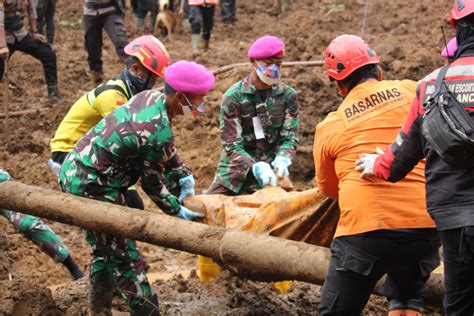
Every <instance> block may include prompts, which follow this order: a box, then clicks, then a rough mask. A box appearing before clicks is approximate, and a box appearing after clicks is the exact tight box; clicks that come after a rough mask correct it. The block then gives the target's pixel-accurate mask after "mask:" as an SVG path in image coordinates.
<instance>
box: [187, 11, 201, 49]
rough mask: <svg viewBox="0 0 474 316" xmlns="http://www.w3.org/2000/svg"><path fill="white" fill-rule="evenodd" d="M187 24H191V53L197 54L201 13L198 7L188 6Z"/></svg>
mask: <svg viewBox="0 0 474 316" xmlns="http://www.w3.org/2000/svg"><path fill="white" fill-rule="evenodd" d="M189 22H190V23H191V46H192V50H193V53H194V54H197V53H198V51H199V41H200V33H201V27H202V13H201V8H200V7H199V6H196V5H190V6H189Z"/></svg>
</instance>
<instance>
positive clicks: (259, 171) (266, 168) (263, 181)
mask: <svg viewBox="0 0 474 316" xmlns="http://www.w3.org/2000/svg"><path fill="white" fill-rule="evenodd" d="M252 172H253V175H254V176H255V179H257V181H258V183H259V184H260V185H261V186H263V187H265V186H267V185H268V184H271V186H272V187H275V186H276V176H275V174H274V173H273V170H272V167H270V165H269V164H268V163H266V162H265V161H259V162H256V163H254V164H253V166H252Z"/></svg>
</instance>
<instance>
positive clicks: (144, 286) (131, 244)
mask: <svg viewBox="0 0 474 316" xmlns="http://www.w3.org/2000/svg"><path fill="white" fill-rule="evenodd" d="M108 253H109V256H110V262H111V266H112V267H113V271H114V279H115V282H116V284H117V287H118V288H119V289H120V291H121V293H122V296H123V297H124V298H125V300H126V302H127V305H128V306H129V308H130V309H131V310H132V311H136V310H142V306H143V305H144V304H145V303H147V302H149V301H150V300H152V299H154V297H155V295H154V293H153V290H152V289H151V286H150V283H149V282H148V279H147V276H146V272H145V267H146V263H145V260H144V259H143V257H142V256H141V254H140V251H139V250H138V248H137V245H136V243H135V241H134V240H131V239H127V238H122V237H112V236H109V237H108ZM146 305H148V304H146ZM150 307H151V308H152V309H151V310H150V311H153V310H154V308H156V310H158V306H155V307H154V308H153V306H150ZM147 315H148V314H147Z"/></svg>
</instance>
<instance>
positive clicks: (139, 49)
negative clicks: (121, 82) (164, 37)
mask: <svg viewBox="0 0 474 316" xmlns="http://www.w3.org/2000/svg"><path fill="white" fill-rule="evenodd" d="M124 50H125V54H127V55H129V56H133V57H136V58H137V59H138V60H139V61H140V63H141V64H142V65H143V66H144V67H146V68H147V69H148V70H150V71H151V72H152V73H154V74H155V75H157V76H158V77H162V78H163V77H164V75H165V70H166V67H167V66H168V64H169V60H170V56H169V54H168V51H167V50H166V48H165V46H164V45H163V44H162V43H161V42H160V41H159V40H158V39H157V38H156V37H154V36H153V35H143V36H140V37H137V38H136V39H134V40H133V41H131V42H130V43H129V44H128V45H127V46H125V49H124Z"/></svg>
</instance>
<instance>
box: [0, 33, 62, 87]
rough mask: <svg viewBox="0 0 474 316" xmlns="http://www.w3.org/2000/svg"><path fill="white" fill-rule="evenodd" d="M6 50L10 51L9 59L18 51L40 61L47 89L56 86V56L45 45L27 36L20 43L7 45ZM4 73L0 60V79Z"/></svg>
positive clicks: (3, 66) (0, 60)
mask: <svg viewBox="0 0 474 316" xmlns="http://www.w3.org/2000/svg"><path fill="white" fill-rule="evenodd" d="M8 49H9V50H10V57H11V56H12V55H13V53H14V52H16V51H17V50H18V51H20V52H23V53H25V54H28V55H31V56H33V57H34V58H36V59H38V60H39V61H41V63H42V64H43V69H44V77H45V79H46V84H47V85H48V87H49V86H54V85H57V84H58V71H57V65H56V54H55V53H54V52H53V50H52V49H51V46H49V45H48V44H47V43H43V42H41V41H37V40H35V39H34V38H33V37H31V35H29V34H28V35H26V36H25V37H24V38H23V39H22V40H21V41H19V42H15V43H14V44H8ZM4 71H5V65H4V63H3V60H2V59H0V78H3V72H4Z"/></svg>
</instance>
